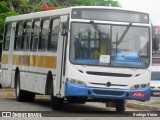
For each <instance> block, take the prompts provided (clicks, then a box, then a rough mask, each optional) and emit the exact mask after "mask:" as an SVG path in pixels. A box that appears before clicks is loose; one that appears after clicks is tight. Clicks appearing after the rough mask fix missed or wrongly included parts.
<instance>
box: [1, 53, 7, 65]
mask: <svg viewBox="0 0 160 120" xmlns="http://www.w3.org/2000/svg"><path fill="white" fill-rule="evenodd" d="M2 63H3V64H8V54H3V59H2Z"/></svg>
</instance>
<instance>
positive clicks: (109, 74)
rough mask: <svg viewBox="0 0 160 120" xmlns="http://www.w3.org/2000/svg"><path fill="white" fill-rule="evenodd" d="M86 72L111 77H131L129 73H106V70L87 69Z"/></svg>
mask: <svg viewBox="0 0 160 120" xmlns="http://www.w3.org/2000/svg"><path fill="white" fill-rule="evenodd" d="M86 73H87V74H91V75H99V76H113V77H131V76H132V75H131V74H121V73H106V72H91V71H87V72H86Z"/></svg>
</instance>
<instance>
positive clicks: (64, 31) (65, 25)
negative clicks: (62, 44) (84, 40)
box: [60, 15, 68, 36]
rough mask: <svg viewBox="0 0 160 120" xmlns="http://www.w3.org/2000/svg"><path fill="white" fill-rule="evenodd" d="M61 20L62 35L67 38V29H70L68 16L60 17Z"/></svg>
mask: <svg viewBox="0 0 160 120" xmlns="http://www.w3.org/2000/svg"><path fill="white" fill-rule="evenodd" d="M60 19H61V35H62V36H66V35H67V32H68V31H67V29H68V15H64V16H61V17H60Z"/></svg>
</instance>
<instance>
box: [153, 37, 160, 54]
mask: <svg viewBox="0 0 160 120" xmlns="http://www.w3.org/2000/svg"><path fill="white" fill-rule="evenodd" d="M152 45H153V51H155V52H156V51H158V50H159V39H158V38H157V37H154V38H153V42H152Z"/></svg>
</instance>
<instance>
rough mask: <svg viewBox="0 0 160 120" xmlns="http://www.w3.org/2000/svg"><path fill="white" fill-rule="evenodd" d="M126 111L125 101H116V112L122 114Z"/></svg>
mask: <svg viewBox="0 0 160 120" xmlns="http://www.w3.org/2000/svg"><path fill="white" fill-rule="evenodd" d="M125 110H126V102H125V100H116V111H118V112H124V111H125Z"/></svg>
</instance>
